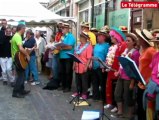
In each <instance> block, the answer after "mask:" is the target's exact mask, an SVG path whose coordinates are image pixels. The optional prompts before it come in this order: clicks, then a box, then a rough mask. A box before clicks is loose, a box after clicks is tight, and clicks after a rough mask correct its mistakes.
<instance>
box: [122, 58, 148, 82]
mask: <svg viewBox="0 0 159 120" xmlns="http://www.w3.org/2000/svg"><path fill="white" fill-rule="evenodd" d="M119 58H124V59H127V60H128V61H130V62H131V63H132V64H133V67H134V68H135V70H136V72H137V73H138V75H139V77H140V79H141V80H142V83H143V84H144V85H146V82H145V80H144V79H143V77H142V75H141V73H140V71H139V69H138V67H137V65H136V63H135V62H134V61H133V60H132V59H131V58H129V57H119ZM119 62H120V59H119ZM120 63H121V62H120ZM121 65H122V63H121ZM122 67H123V69H124V66H122ZM129 67H130V66H129ZM130 68H131V67H130Z"/></svg>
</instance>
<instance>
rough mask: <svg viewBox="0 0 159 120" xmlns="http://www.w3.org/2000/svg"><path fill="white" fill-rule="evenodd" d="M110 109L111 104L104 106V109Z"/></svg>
mask: <svg viewBox="0 0 159 120" xmlns="http://www.w3.org/2000/svg"><path fill="white" fill-rule="evenodd" d="M111 107H112V105H111V104H107V105H105V106H104V109H109V108H111Z"/></svg>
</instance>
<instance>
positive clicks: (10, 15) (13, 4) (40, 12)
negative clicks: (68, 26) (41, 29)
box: [0, 0, 75, 24]
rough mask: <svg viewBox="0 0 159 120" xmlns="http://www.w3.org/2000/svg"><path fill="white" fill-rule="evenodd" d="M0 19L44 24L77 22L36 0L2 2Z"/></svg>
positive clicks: (6, 0)
mask: <svg viewBox="0 0 159 120" xmlns="http://www.w3.org/2000/svg"><path fill="white" fill-rule="evenodd" d="M0 19H6V20H8V21H21V20H23V21H25V22H30V23H42V24H44V23H55V22H57V21H59V20H64V21H69V20H71V21H74V22H75V19H74V18H73V17H62V16H60V15H57V14H55V13H53V12H51V11H50V10H48V9H46V8H45V7H43V6H42V5H41V4H40V3H38V2H35V1H34V0H0Z"/></svg>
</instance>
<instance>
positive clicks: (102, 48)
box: [93, 43, 109, 69]
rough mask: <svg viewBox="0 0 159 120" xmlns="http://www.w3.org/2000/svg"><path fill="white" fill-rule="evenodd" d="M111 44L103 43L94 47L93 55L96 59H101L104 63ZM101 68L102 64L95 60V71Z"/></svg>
mask: <svg viewBox="0 0 159 120" xmlns="http://www.w3.org/2000/svg"><path fill="white" fill-rule="evenodd" d="M108 49H109V44H108V43H102V44H99V43H98V44H96V45H95V46H94V50H93V55H94V57H97V58H100V59H101V60H102V61H105V60H106V56H107V53H108ZM97 68H100V64H99V62H98V61H96V60H94V62H93V69H97Z"/></svg>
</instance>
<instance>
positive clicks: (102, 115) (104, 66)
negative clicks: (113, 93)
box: [92, 57, 116, 120]
mask: <svg viewBox="0 0 159 120" xmlns="http://www.w3.org/2000/svg"><path fill="white" fill-rule="evenodd" d="M92 60H96V61H98V62H99V63H100V65H101V66H102V67H103V68H104V69H106V71H107V72H108V70H109V71H110V70H111V71H116V70H114V69H112V68H110V67H109V66H107V65H106V64H105V63H104V62H103V61H102V60H101V59H99V58H97V57H93V58H92ZM100 92H101V95H102V91H101V90H100ZM104 117H106V118H107V119H108V120H110V118H109V117H108V116H107V115H106V114H105V112H104V97H103V95H102V113H101V119H102V120H104Z"/></svg>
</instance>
